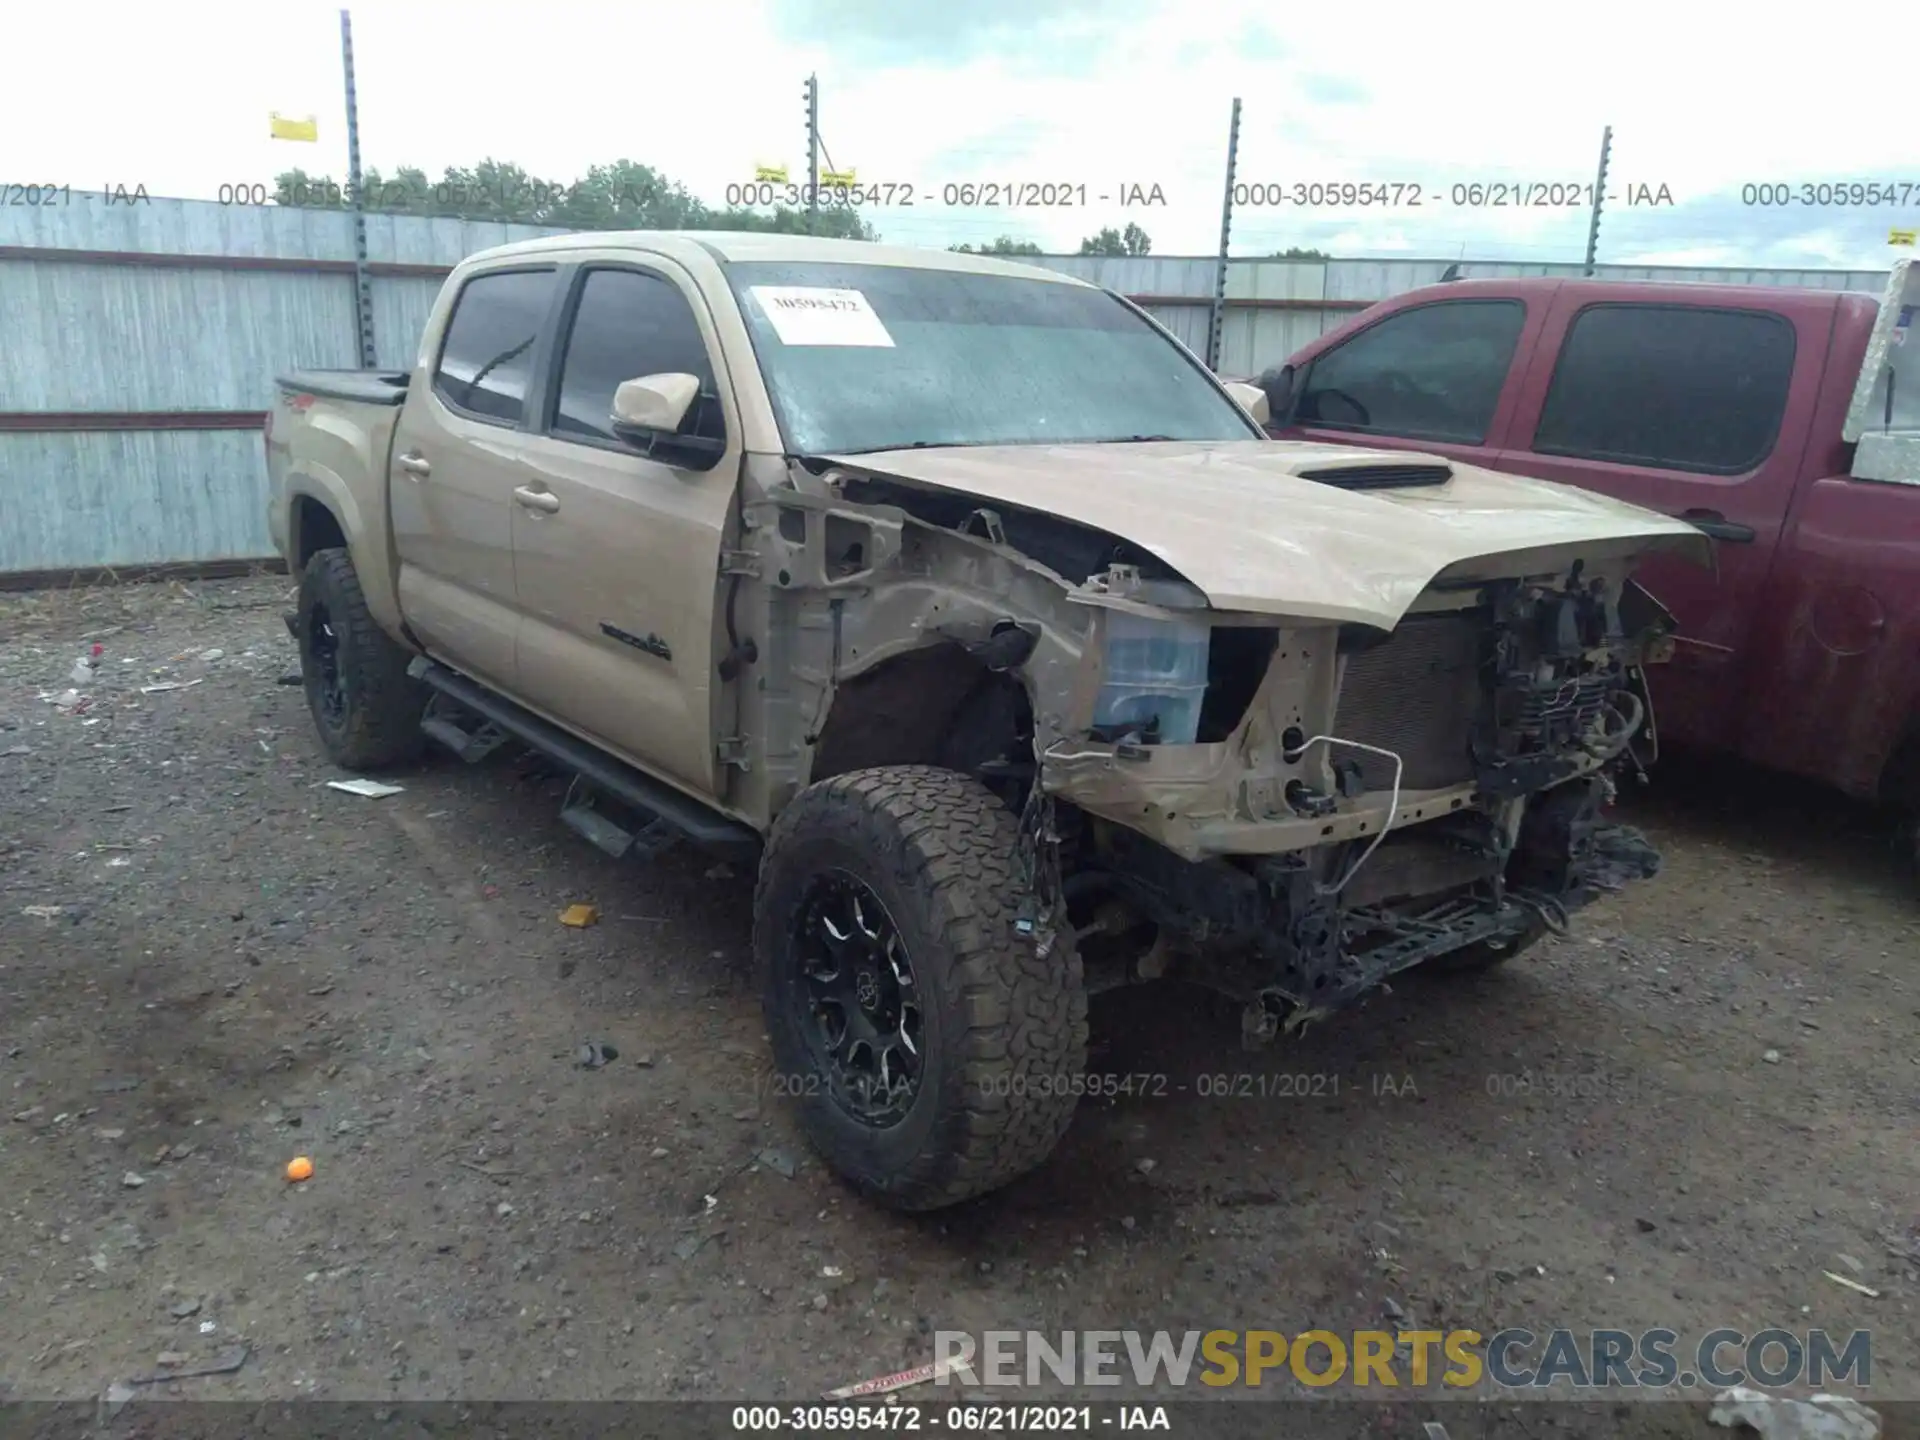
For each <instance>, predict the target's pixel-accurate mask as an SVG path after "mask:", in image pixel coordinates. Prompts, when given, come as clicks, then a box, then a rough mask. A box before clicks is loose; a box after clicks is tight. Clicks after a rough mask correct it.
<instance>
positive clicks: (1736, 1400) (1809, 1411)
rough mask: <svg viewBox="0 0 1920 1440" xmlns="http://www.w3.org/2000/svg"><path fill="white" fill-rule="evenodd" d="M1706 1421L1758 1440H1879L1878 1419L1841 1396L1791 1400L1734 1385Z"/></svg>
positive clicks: (1717, 1400) (1718, 1399)
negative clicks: (1748, 1433)
mask: <svg viewBox="0 0 1920 1440" xmlns="http://www.w3.org/2000/svg"><path fill="white" fill-rule="evenodd" d="M1707 1419H1709V1420H1710V1421H1712V1422H1713V1423H1714V1424H1715V1425H1725V1426H1727V1427H1728V1428H1729V1429H1734V1428H1738V1427H1742V1426H1744V1427H1745V1428H1746V1429H1749V1430H1752V1431H1754V1432H1756V1433H1757V1434H1758V1435H1759V1436H1760V1440H1880V1416H1879V1415H1878V1414H1877V1413H1875V1412H1874V1411H1872V1410H1869V1409H1868V1408H1867V1407H1866V1406H1864V1405H1862V1404H1861V1403H1860V1402H1859V1401H1858V1400H1849V1399H1847V1398H1846V1397H1845V1396H1841V1395H1815V1396H1813V1397H1811V1398H1810V1399H1806V1400H1793V1399H1789V1398H1788V1397H1786V1396H1784V1395H1769V1394H1766V1393H1765V1392H1763V1391H1760V1390H1751V1389H1748V1388H1747V1387H1746V1386H1745V1385H1736V1386H1734V1387H1733V1388H1732V1389H1731V1390H1723V1391H1722V1392H1721V1393H1720V1394H1718V1395H1716V1396H1714V1397H1713V1408H1712V1409H1711V1410H1709V1411H1708V1412H1707Z"/></svg>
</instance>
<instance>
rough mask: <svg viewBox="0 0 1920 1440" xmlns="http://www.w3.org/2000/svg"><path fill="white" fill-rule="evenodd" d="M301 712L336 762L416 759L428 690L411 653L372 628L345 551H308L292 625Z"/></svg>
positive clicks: (371, 766)
mask: <svg viewBox="0 0 1920 1440" xmlns="http://www.w3.org/2000/svg"><path fill="white" fill-rule="evenodd" d="M294 632H295V638H296V640H297V641H298V643H299V646H300V675H301V679H302V681H303V682H304V684H305V686H306V692H307V709H308V710H309V711H311V712H312V714H313V724H314V728H315V729H316V730H318V731H319V732H320V743H321V744H322V745H324V746H325V747H326V751H327V754H328V755H329V756H330V757H332V759H333V762H334V763H335V764H336V765H340V766H343V767H344V768H346V769H349V770H379V769H383V768H386V767H388V766H392V765H398V764H402V763H404V762H406V761H409V760H412V759H415V758H416V757H418V756H419V754H420V752H421V749H422V748H423V746H424V744H425V739H426V737H425V736H424V735H423V734H422V733H421V730H420V717H421V715H422V714H423V713H424V712H425V710H426V704H427V690H426V687H425V686H424V685H422V684H421V683H420V682H419V681H417V680H415V679H413V678H412V677H411V676H409V675H408V674H407V663H408V661H409V660H410V658H411V657H410V656H409V655H408V653H407V651H405V650H404V649H402V648H401V647H400V646H399V645H396V644H395V643H394V642H393V641H392V640H391V639H389V638H388V636H387V633H386V632H385V631H384V630H382V629H381V628H380V627H379V626H378V625H377V624H375V623H374V619H373V615H372V612H370V611H369V610H368V609H367V597H366V593H365V592H364V591H363V590H362V589H361V588H360V577H359V576H358V575H356V574H355V573H354V569H353V561H352V560H351V559H349V558H348V556H347V552H346V551H345V550H338V549H335V550H320V551H316V552H315V553H314V556H313V558H312V559H311V560H309V561H307V567H306V569H305V570H303V571H302V572H301V575H300V601H299V610H298V612H297V615H296V618H295V621H294Z"/></svg>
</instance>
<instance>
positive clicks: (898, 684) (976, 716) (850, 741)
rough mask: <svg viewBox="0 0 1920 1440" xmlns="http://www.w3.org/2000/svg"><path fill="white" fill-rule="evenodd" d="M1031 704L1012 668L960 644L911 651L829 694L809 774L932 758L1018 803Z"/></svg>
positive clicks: (1026, 764)
mask: <svg viewBox="0 0 1920 1440" xmlns="http://www.w3.org/2000/svg"><path fill="white" fill-rule="evenodd" d="M1032 736H1033V708H1032V704H1031V702H1030V701H1029V700H1028V698H1027V692H1026V690H1025V688H1024V687H1023V686H1022V685H1021V684H1020V682H1019V681H1018V680H1016V679H1015V678H1014V677H1013V676H1012V675H1010V674H1006V673H1000V672H995V671H992V670H989V669H988V668H987V667H986V666H985V665H984V664H982V663H981V662H980V661H979V660H977V659H975V658H974V656H972V655H971V654H969V653H968V652H967V651H966V650H965V649H963V648H962V647H961V646H959V645H957V644H951V643H943V644H940V645H934V646H929V647H928V648H926V649H923V650H912V651H909V652H907V653H906V654H905V655H901V656H898V657H897V658H895V659H893V660H889V661H886V662H885V663H884V664H881V665H878V666H875V667H874V668H873V669H872V670H869V671H867V672H866V673H865V674H862V675H858V676H856V677H854V678H853V679H851V680H849V681H847V682H846V683H845V684H844V685H842V686H840V688H839V689H838V690H837V691H836V692H835V694H834V697H833V708H832V709H831V710H830V711H829V712H828V714H827V722H826V724H825V725H824V726H822V727H821V729H820V733H819V735H818V736H817V737H815V738H814V741H813V747H814V748H813V770H812V774H811V775H810V776H809V779H810V780H813V781H820V780H825V779H828V778H829V777H831V776H834V775H844V774H846V773H847V772H848V771H850V770H863V769H866V768H867V767H869V766H874V765H938V766H941V767H942V768H944V769H948V770H957V771H960V772H961V773H962V774H967V775H975V776H978V777H979V778H980V779H982V780H984V781H986V783H987V784H988V786H989V788H991V789H994V790H995V791H996V792H999V793H1002V794H1004V795H1005V796H1006V797H1007V798H1008V799H1009V801H1011V802H1013V803H1016V804H1017V803H1018V802H1019V800H1020V799H1023V798H1024V796H1025V793H1026V786H1027V784H1028V782H1029V781H1030V780H1031V777H1032V773H1033V753H1032Z"/></svg>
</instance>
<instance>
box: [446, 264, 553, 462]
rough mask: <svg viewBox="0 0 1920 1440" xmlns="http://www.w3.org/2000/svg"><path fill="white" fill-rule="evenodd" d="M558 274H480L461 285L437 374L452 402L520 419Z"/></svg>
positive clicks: (478, 411)
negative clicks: (535, 354)
mask: <svg viewBox="0 0 1920 1440" xmlns="http://www.w3.org/2000/svg"><path fill="white" fill-rule="evenodd" d="M553 274H554V272H553V271H551V270H514V271H509V272H507V273H505V274H496V275H476V276H475V277H474V278H473V279H471V280H469V281H467V283H466V285H465V286H463V287H462V288H461V291H460V298H459V299H458V300H456V301H454V306H453V319H452V321H451V322H450V323H449V324H448V325H447V338H446V342H445V343H444V344H443V345H441V347H440V364H439V367H438V368H437V369H436V370H435V371H434V375H433V388H434V390H435V391H437V392H438V393H439V395H440V397H441V398H442V399H443V400H445V401H446V402H447V403H448V404H449V405H454V406H457V407H458V408H460V409H462V410H467V411H471V412H472V413H474V414H476V415H484V416H486V417H487V418H488V419H490V420H501V421H504V422H506V423H507V424H509V425H517V424H519V423H520V417H521V416H522V415H523V414H524V413H525V411H526V402H527V381H528V379H529V377H530V376H531V375H532V374H533V359H534V351H535V349H536V348H537V347H538V344H539V340H540V327H541V326H542V325H543V324H545V323H546V319H547V309H548V306H549V305H550V303H551V302H552V299H553Z"/></svg>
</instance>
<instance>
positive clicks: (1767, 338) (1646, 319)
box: [1533, 305, 1794, 475]
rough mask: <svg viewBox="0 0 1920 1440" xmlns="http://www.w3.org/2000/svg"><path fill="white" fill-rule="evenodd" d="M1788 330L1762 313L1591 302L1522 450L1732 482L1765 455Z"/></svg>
mask: <svg viewBox="0 0 1920 1440" xmlns="http://www.w3.org/2000/svg"><path fill="white" fill-rule="evenodd" d="M1793 340H1794V337H1793V326H1792V325H1790V324H1788V323H1787V322H1786V321H1785V320H1783V319H1782V318H1781V317H1780V316H1778V315H1774V314H1771V313H1768V312H1766V311H1761V310H1703V309H1697V308H1692V307H1685V306H1677V305H1595V306H1593V307H1591V308H1589V309H1586V310H1583V311H1581V312H1580V314H1579V315H1577V316H1575V317H1574V321H1573V325H1572V327H1571V328H1570V329H1569V330H1568V332H1567V339H1566V343H1565V344H1564V345H1563V346H1561V349H1560V359H1559V361H1558V363H1557V364H1556V365H1555V366H1554V371H1553V382H1552V384H1551V385H1549V386H1548V388H1547V399H1546V403H1545V405H1544V406H1542V408H1541V411H1540V424H1539V425H1538V427H1537V428H1536V429H1535V431H1534V436H1533V448H1534V449H1535V450H1536V451H1538V452H1539V453H1541V454H1543V455H1573V456H1579V457H1582V458H1586V459H1592V460H1612V461H1616V462H1618V463H1620V464H1623V465H1650V466H1656V467H1658V468H1660V469H1663V470H1698V471H1704V472H1706V473H1708V474H1718V475H1738V474H1740V473H1741V472H1743V471H1746V470H1751V469H1752V468H1753V467H1754V466H1756V465H1758V464H1759V463H1760V462H1761V461H1762V460H1764V459H1765V458H1766V457H1767V454H1768V452H1769V451H1771V450H1772V449H1773V441H1774V436H1775V435H1777V434H1778V433H1779V430H1780V415H1781V411H1782V410H1783V409H1784V408H1785V406H1786V400H1787V384H1788V382H1789V381H1790V380H1792V378H1793V350H1794V343H1793Z"/></svg>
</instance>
